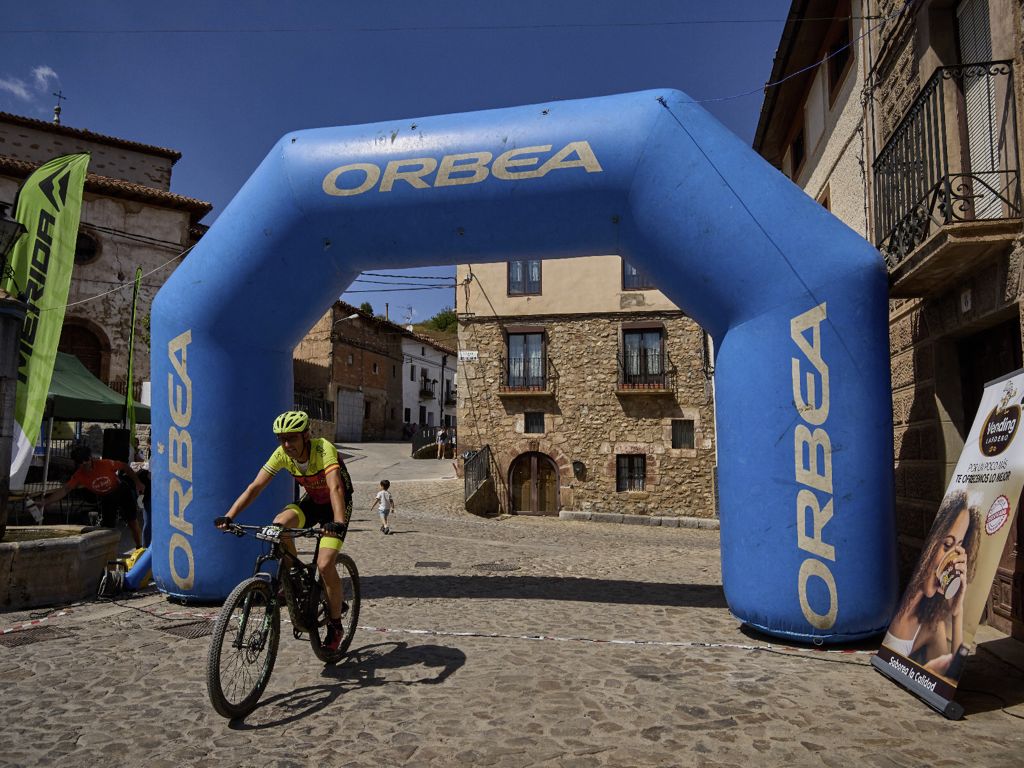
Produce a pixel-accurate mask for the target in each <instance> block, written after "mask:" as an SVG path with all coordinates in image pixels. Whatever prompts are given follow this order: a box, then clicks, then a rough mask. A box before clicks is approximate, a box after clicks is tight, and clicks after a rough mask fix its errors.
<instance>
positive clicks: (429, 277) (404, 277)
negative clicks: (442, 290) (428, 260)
mask: <svg viewBox="0 0 1024 768" xmlns="http://www.w3.org/2000/svg"><path fill="white" fill-rule="evenodd" d="M362 275H368V276H370V277H393V278H395V279H396V280H451V279H453V278H450V277H444V276H443V275H389V274H386V273H384V272H363V273H362Z"/></svg>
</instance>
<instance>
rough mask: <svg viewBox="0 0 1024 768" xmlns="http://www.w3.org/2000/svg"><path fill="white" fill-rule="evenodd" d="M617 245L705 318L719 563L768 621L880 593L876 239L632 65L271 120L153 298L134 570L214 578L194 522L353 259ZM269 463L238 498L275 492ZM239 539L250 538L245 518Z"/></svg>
mask: <svg viewBox="0 0 1024 768" xmlns="http://www.w3.org/2000/svg"><path fill="white" fill-rule="evenodd" d="M595 253H619V254H621V255H622V256H624V257H625V258H627V259H629V261H630V262H632V263H634V264H636V265H637V266H638V267H640V268H642V269H643V270H644V271H645V272H646V273H648V274H649V275H651V276H652V277H653V278H654V279H655V281H656V283H657V285H658V286H659V287H660V288H661V289H662V290H663V292H664V293H665V294H667V295H668V296H669V298H670V299H672V301H674V302H675V303H676V304H677V305H678V306H680V307H681V308H683V309H684V310H685V311H686V312H687V313H688V314H689V315H691V316H692V317H693V318H694V319H695V320H696V321H697V322H699V323H700V324H701V325H702V326H703V327H704V328H705V329H707V330H708V331H709V332H710V333H711V335H712V336H713V338H714V340H715V344H716V349H717V360H716V366H715V369H716V396H717V431H718V446H719V449H718V450H719V465H720V466H719V491H720V506H721V513H720V514H721V547H722V571H723V584H724V588H725V594H726V599H727V600H728V603H729V607H730V609H731V610H732V612H733V613H734V614H735V615H736V616H737V617H738V618H739V619H741V620H742V621H744V622H746V623H748V624H750V625H752V626H754V627H756V628H758V629H761V630H763V631H767V632H769V633H772V634H777V635H782V636H788V637H793V638H798V639H804V640H814V641H822V640H823V641H828V642H838V641H844V640H851V639H855V638H858V637H863V636H867V635H871V634H875V633H878V632H880V631H882V630H883V629H884V628H885V626H886V625H887V623H888V620H889V618H890V614H891V611H892V608H893V605H894V602H895V598H896V594H895V590H896V578H895V536H894V525H893V512H892V448H891V429H892V427H891V424H892V421H891V404H890V393H889V358H888V335H887V334H888V332H887V326H886V322H887V284H886V274H885V269H884V267H883V264H882V261H881V259H880V257H879V255H878V253H877V252H876V251H875V250H874V249H873V248H871V247H870V246H869V245H868V244H867V243H866V242H865V241H864V240H863V239H861V238H860V237H859V236H857V235H856V234H855V233H854V232H852V231H851V230H849V229H848V228H847V227H846V226H845V225H843V224H842V223H841V222H839V221H838V220H837V219H836V218H834V217H833V216H832V215H831V214H829V213H828V212H827V211H826V210H824V209H823V208H822V207H821V206H820V205H818V204H817V203H815V202H814V201H813V200H812V199H810V198H809V197H807V196H806V195H805V194H804V193H803V192H802V191H801V190H800V189H798V188H797V187H796V186H794V185H793V184H791V183H790V182H789V181H788V180H787V179H786V178H785V177H783V176H782V175H781V174H780V173H779V172H778V171H776V170H775V169H774V168H772V167H771V166H770V165H768V163H766V162H765V161H764V160H763V159H761V158H760V157H759V156H757V155H756V154H755V153H754V152H753V151H752V150H751V149H750V148H749V147H747V146H746V145H744V144H743V143H742V142H740V141H739V139H737V138H736V137H735V136H733V135H732V134H730V133H729V132H728V131H727V130H726V129H724V128H723V127H722V126H721V125H720V124H719V123H718V122H717V121H716V120H715V119H714V118H712V117H711V116H710V115H709V114H708V113H707V112H705V111H704V110H703V109H702V108H701V107H700V106H698V105H696V104H694V103H692V101H691V100H690V99H689V98H688V97H687V96H685V95H684V94H682V93H679V92H677V91H646V92H640V93H631V94H624V95H619V96H609V97H603V98H596V99H586V100H580V101H567V102H555V103H551V104H544V105H537V106H527V107H516V108H511V109H500V110H493V111H486V112H476V113H468V114H460V115H445V116H440V117H428V118H422V119H418V120H408V121H394V122H388V123H379V124H376V125H362V126H349V127H340V128H325V129H317V130H307V131H300V132H297V133H292V134H288V135H287V136H285V137H284V138H282V139H281V140H280V141H279V142H278V144H277V145H276V146H275V147H274V148H273V150H272V151H271V152H270V154H269V155H268V156H267V157H266V159H265V160H264V161H263V163H262V164H261V165H260V166H259V168H258V169H257V170H256V172H255V173H254V174H253V175H252V177H251V178H250V179H249V180H248V182H247V183H246V184H245V186H244V187H243V188H242V189H241V190H240V191H239V193H238V195H237V196H236V197H235V199H234V200H233V201H232V202H231V203H230V205H229V206H228V207H227V208H226V209H225V210H224V212H223V213H222V214H221V216H220V218H219V219H218V220H217V222H216V223H215V225H214V226H213V227H211V228H210V230H209V232H208V233H207V234H206V236H205V237H204V238H203V240H202V241H201V242H200V243H199V245H198V246H197V247H196V248H195V250H194V251H193V252H192V253H191V254H190V255H189V257H188V258H187V259H186V260H185V261H184V263H183V264H182V265H181V266H180V267H179V268H178V269H177V270H176V271H175V272H174V274H173V275H172V277H171V278H170V280H168V281H167V283H166V284H165V285H164V287H163V288H162V289H161V291H160V292H159V294H158V296H157V297H156V300H155V302H154V305H153V314H152V327H153V346H152V350H153V351H152V355H153V360H152V371H153V381H154V387H153V392H154V396H153V443H154V448H155V450H154V455H153V467H154V471H153V479H154V486H153V499H154V512H153V514H154V518H155V525H154V533H155V535H154V548H153V552H154V556H153V574H154V578H155V580H156V582H157V584H158V585H159V587H160V588H161V589H162V590H163V591H164V592H167V593H169V594H171V595H174V596H178V597H180V598H185V599H192V600H219V599H222V598H223V597H225V596H226V595H227V594H228V592H229V591H230V590H231V588H232V587H233V586H234V585H235V584H236V583H237V582H238V581H240V580H241V579H242V578H244V577H245V576H247V575H248V574H249V572H250V569H251V567H252V562H253V557H254V553H255V550H253V551H252V553H251V554H252V555H253V557H251V556H250V554H249V553H243V552H242V551H241V550H242V549H243V548H244V546H245V545H244V544H243V543H242V541H240V540H238V539H236V538H234V537H229V536H224V535H222V534H220V533H219V532H217V531H216V530H215V529H214V528H213V526H212V520H213V518H214V517H216V516H217V515H220V514H223V513H224V512H225V511H226V510H227V509H228V507H229V505H230V504H231V502H232V501H233V500H234V498H235V496H236V495H237V494H238V493H239V492H240V491H241V490H242V489H243V488H244V487H245V485H246V484H247V483H248V482H249V481H250V480H251V479H252V477H253V475H254V474H255V472H256V470H257V469H258V468H259V467H260V466H261V464H262V462H263V461H264V460H265V459H266V456H267V455H269V453H270V451H271V450H272V447H273V441H272V439H271V435H270V432H269V424H270V422H271V421H272V419H273V417H274V415H276V414H277V413H278V412H280V411H282V410H285V409H286V408H289V407H290V406H291V403H292V373H291V371H292V349H293V347H294V346H295V344H296V343H297V342H298V341H299V340H300V339H301V338H302V336H303V335H304V334H305V333H306V331H307V330H308V329H309V328H310V327H311V326H312V325H313V323H314V322H315V321H316V320H317V318H319V317H320V316H321V315H322V313H323V311H324V309H325V308H326V307H327V306H329V305H330V304H331V302H333V301H334V300H335V299H336V298H337V297H338V296H339V295H340V294H341V293H342V292H343V291H344V290H345V289H346V288H347V287H348V285H349V284H350V282H351V281H352V280H353V279H354V278H355V277H356V276H357V275H358V274H359V273H360V272H362V271H365V270H369V269H373V268H405V267H419V266H426V265H438V264H457V263H465V262H481V261H503V260H506V259H509V258H521V257H522V255H523V254H530V255H531V257H537V258H562V257H570V256H580V255H591V254H595ZM290 490H291V489H290V487H289V484H287V483H275V484H273V485H272V486H271V487H270V488H268V490H267V492H265V493H264V494H263V496H262V497H261V498H260V499H259V501H258V503H257V504H255V505H254V506H253V508H252V509H251V511H248V512H247V513H246V514H247V518H248V519H249V520H252V521H258V520H269V519H270V518H271V517H272V515H273V514H274V512H275V511H276V510H278V509H279V508H280V507H281V506H282V505H283V504H285V503H287V501H288V500H289V493H290ZM253 546H255V542H253Z"/></svg>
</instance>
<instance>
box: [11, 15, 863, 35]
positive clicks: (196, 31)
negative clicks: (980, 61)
mask: <svg viewBox="0 0 1024 768" xmlns="http://www.w3.org/2000/svg"><path fill="white" fill-rule="evenodd" d="M798 18H799V20H800V21H849V20H850V19H868V20H871V19H877V18H880V17H879V16H871V15H869V16H854V15H846V16H803V17H798ZM785 21H787V18H778V17H775V18H760V19H736V18H729V19H726V18H722V19H677V20H674V21H594V22H567V23H564V24H563V23H550V24H441V25H436V26H415V25H406V26H365V27H336V26H317V27H221V28H218V29H203V28H199V27H177V28H168V29H84V28H68V29H44V28H41V27H30V28H28V29H5V30H0V35H3V34H7V35H37V34H47V35H223V34H268V33H269V34H338V33H348V34H353V33H355V34H359V33H369V34H379V33H389V32H505V31H511V32H517V31H523V30H531V31H537V30H545V29H621V28H644V27H691V26H727V25H737V24H779V23H782V22H785Z"/></svg>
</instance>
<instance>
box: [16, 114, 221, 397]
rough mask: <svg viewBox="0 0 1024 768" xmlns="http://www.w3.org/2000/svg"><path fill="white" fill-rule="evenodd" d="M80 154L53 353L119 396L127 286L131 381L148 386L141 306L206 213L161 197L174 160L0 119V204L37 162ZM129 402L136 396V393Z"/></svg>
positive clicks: (82, 133) (175, 155) (80, 133)
mask: <svg viewBox="0 0 1024 768" xmlns="http://www.w3.org/2000/svg"><path fill="white" fill-rule="evenodd" d="M80 152H88V153H89V154H90V155H91V159H90V162H89V175H88V177H87V178H86V182H85V193H84V201H83V205H82V215H81V226H80V229H79V233H78V243H77V247H76V250H75V266H74V269H73V271H72V277H71V289H70V293H69V296H68V308H67V311H66V314H65V319H64V329H63V332H62V334H61V339H60V345H59V349H60V350H61V351H62V352H69V353H71V354H73V355H75V356H77V357H78V358H79V360H81V361H82V363H83V364H84V365H85V366H86V368H88V369H89V370H90V371H91V372H92V373H93V374H94V375H95V376H97V377H98V378H99V379H101V380H103V381H104V382H107V383H109V384H111V385H112V386H114V387H115V388H116V389H119V390H120V391H122V392H123V391H124V386H125V377H126V371H127V365H128V337H129V326H130V321H131V302H132V286H133V281H134V278H135V270H136V268H137V267H141V268H142V272H143V278H142V283H141V287H140V290H139V301H138V312H137V314H138V321H137V331H136V337H135V338H136V341H135V356H134V368H135V380H136V387H137V389H138V388H139V383H140V382H142V381H145V380H148V379H149V335H148V323H149V308H150V305H151V304H152V301H153V297H154V296H155V295H156V292H157V290H158V289H159V288H160V286H161V285H163V283H164V281H166V280H167V278H168V276H169V275H170V274H171V272H172V271H174V268H175V266H176V265H177V264H178V263H179V262H180V259H181V258H182V257H183V254H184V252H185V251H186V250H187V249H188V248H189V247H190V246H191V245H193V244H195V243H196V242H197V240H198V238H199V237H201V235H202V232H203V231H204V229H205V228H204V227H203V226H202V225H200V224H199V221H200V219H202V218H203V217H204V216H205V215H206V214H207V213H209V212H210V210H211V209H212V206H211V205H210V204H209V203H206V202H203V201H202V200H195V199H193V198H190V197H184V196H182V195H177V194H174V193H173V192H171V191H170V187H171V171H172V169H173V166H174V164H175V163H176V162H177V161H178V160H179V159H180V158H181V153H179V152H177V151H175V150H173V149H164V148H162V147H154V146H150V145H147V144H140V143H138V142H135V141H128V140H126V139H120V138H116V137H113V136H103V135H101V134H98V133H93V132H92V131H87V130H83V129H78V128H70V127H68V126H65V125H55V124H53V123H47V122H44V121H42V120H34V119H31V118H27V117H20V116H18V115H11V114H6V113H0V202H6V203H11V202H12V201H13V200H14V196H15V194H16V192H17V190H18V187H19V186H20V185H21V183H22V182H23V181H24V180H25V178H26V177H27V176H28V175H29V174H30V173H32V171H33V170H35V169H36V168H37V167H38V166H39V165H41V164H42V163H44V162H46V161H48V160H50V159H52V158H54V157H57V156H59V155H66V154H74V153H80ZM136 394H137V395H138V394H139V393H138V392H136Z"/></svg>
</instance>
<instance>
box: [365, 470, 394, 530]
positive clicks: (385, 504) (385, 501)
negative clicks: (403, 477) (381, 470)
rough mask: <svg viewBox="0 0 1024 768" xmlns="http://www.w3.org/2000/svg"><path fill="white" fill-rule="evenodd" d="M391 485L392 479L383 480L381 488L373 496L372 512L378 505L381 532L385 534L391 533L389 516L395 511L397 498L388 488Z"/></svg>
mask: <svg viewBox="0 0 1024 768" xmlns="http://www.w3.org/2000/svg"><path fill="white" fill-rule="evenodd" d="M390 487H391V483H390V481H388V480H381V481H380V490H379V491H377V495H376V496H374V497H373V505H371V507H370V511H371V512H372V511H373V507H374V506H376V507H377V514H378V515H380V532H381V533H383V534H384V535H385V536H387V535H388V534H389V533H391V528H390V526H388V516H389V515H391V513H393V512H394V511H395V500H394V498H393V497H392V496H391V491H389V490H388V488H390Z"/></svg>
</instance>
